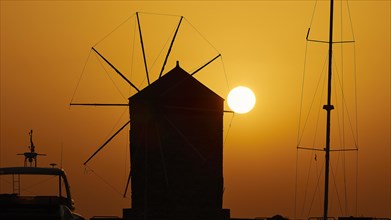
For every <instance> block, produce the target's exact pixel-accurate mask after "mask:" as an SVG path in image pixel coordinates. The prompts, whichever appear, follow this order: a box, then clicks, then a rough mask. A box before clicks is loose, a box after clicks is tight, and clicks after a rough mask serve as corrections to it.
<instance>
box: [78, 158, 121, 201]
mask: <svg viewBox="0 0 391 220" xmlns="http://www.w3.org/2000/svg"><path fill="white" fill-rule="evenodd" d="M84 166H85V168H84V173H89V172H92V173H93V174H94V175H95V176H96V177H98V178H99V179H100V180H101V181H102V182H103V183H105V184H106V185H107V186H108V187H110V189H112V190H113V191H114V192H116V193H117V194H118V195H120V196H121V197H122V198H123V194H122V193H121V192H120V191H119V190H118V189H117V188H116V187H115V186H113V185H112V184H110V183H109V181H107V180H105V179H104V178H103V177H102V176H100V175H98V173H97V172H95V171H94V170H93V169H92V168H91V167H89V166H87V165H84ZM126 198H128V197H126Z"/></svg>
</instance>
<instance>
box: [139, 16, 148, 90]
mask: <svg viewBox="0 0 391 220" xmlns="http://www.w3.org/2000/svg"><path fill="white" fill-rule="evenodd" d="M136 17H137V24H138V32H139V34H140V43H141V49H142V51H143V58H144V66H145V73H146V74H147V81H148V85H150V84H151V83H150V81H149V74H148V66H147V58H146V57H145V49H144V42H143V35H142V32H141V25H140V18H139V16H138V12H136Z"/></svg>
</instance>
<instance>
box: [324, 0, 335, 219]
mask: <svg viewBox="0 0 391 220" xmlns="http://www.w3.org/2000/svg"><path fill="white" fill-rule="evenodd" d="M333 14H334V0H330V31H329V60H328V61H329V62H328V83H327V105H324V106H323V109H324V110H326V111H327V119H326V147H325V154H326V155H325V157H326V158H325V163H326V164H325V167H326V169H325V185H324V208H323V216H324V220H327V217H328V216H327V214H328V213H327V212H328V203H329V201H328V200H329V168H330V120H331V110H333V109H334V106H333V105H332V104H331V77H332V54H333Z"/></svg>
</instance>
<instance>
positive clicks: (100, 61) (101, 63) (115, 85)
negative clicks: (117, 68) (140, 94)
mask: <svg viewBox="0 0 391 220" xmlns="http://www.w3.org/2000/svg"><path fill="white" fill-rule="evenodd" d="M95 56H96V58H97V59H98V61H99V64H100V65H101V67H102V69H103V70H104V71H105V73H106V75H107V77H108V78H109V79H110V81H111V82H112V83H113V85H114V87H115V88H116V89H117V91H118V93H119V94H120V95H121V96H122V98H123V99H124V100H126V98H125V96H124V94H122V92H121V90H120V89H119V88H118V86H117V84H116V83H115V82H114V80H113V78H112V77H111V76H110V74H109V73H108V72H107V69H106V68H105V66H104V65H103V62H102V60H101V59H100V58H99V57H98V55H97V54H95Z"/></svg>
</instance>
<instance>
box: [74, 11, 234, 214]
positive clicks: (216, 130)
mask: <svg viewBox="0 0 391 220" xmlns="http://www.w3.org/2000/svg"><path fill="white" fill-rule="evenodd" d="M136 21H137V27H138V33H139V39H140V46H141V52H142V55H143V64H144V70H145V78H146V82H147V86H146V87H144V88H142V89H141V88H139V87H138V86H137V85H136V84H135V83H133V82H132V81H131V80H129V79H128V78H127V77H126V76H125V75H124V74H123V73H121V71H120V70H119V69H117V68H116V67H115V66H114V65H113V64H112V63H111V62H110V61H109V60H108V59H107V58H106V57H105V56H104V55H103V54H102V53H100V52H99V51H98V50H97V49H96V48H94V47H93V48H92V50H93V51H94V52H95V53H96V54H97V55H98V56H99V57H100V58H101V59H102V60H103V61H104V62H105V63H106V64H107V65H109V66H110V67H111V68H112V69H113V70H114V71H115V72H116V73H117V74H118V75H119V76H120V77H121V78H122V79H123V80H124V81H125V82H126V83H128V85H129V86H130V87H131V88H132V89H134V90H135V91H136V94H134V95H133V96H131V97H130V98H129V102H128V103H127V104H103V103H100V104H99V103H94V104H91V103H71V105H93V106H128V107H129V115H130V120H129V121H127V122H126V123H125V124H124V125H123V126H122V127H121V128H120V129H119V130H118V131H116V132H115V133H114V134H113V135H112V136H111V137H110V138H108V140H107V141H106V142H105V143H104V144H103V145H102V146H101V147H99V148H98V150H97V151H95V153H93V154H92V156H91V157H89V158H88V159H87V160H86V161H85V162H84V164H87V163H88V162H89V161H90V160H91V159H92V158H93V157H94V156H95V155H96V154H97V153H98V152H99V151H100V150H102V149H103V148H104V147H105V146H106V145H107V144H108V143H109V142H110V141H111V140H112V139H113V138H115V137H116V136H117V135H118V134H119V133H120V132H121V131H122V130H123V129H125V128H126V127H127V126H128V125H129V124H130V127H131V129H130V154H131V172H130V174H129V177H128V184H129V182H130V180H132V184H131V187H132V208H131V209H124V218H128V219H151V218H154V219H159V218H169V219H229V215H230V214H229V210H228V209H223V208H222V196H223V188H224V186H223V172H222V171H223V170H222V168H223V163H222V160H223V157H222V153H223V133H222V132H223V114H224V112H225V111H224V99H223V98H221V97H220V96H219V95H217V94H216V93H214V92H213V91H212V90H210V89H209V88H208V87H206V86H205V85H203V84H202V83H201V82H199V81H198V80H197V79H195V78H194V75H195V74H197V73H199V72H202V70H203V69H204V68H205V67H207V66H208V65H209V64H210V63H212V62H213V61H215V60H216V59H218V58H219V57H220V56H221V55H220V54H217V55H216V56H214V57H213V58H212V59H210V60H209V61H207V62H205V63H203V64H202V65H201V66H199V67H198V68H197V69H195V70H194V71H192V72H191V73H188V72H187V71H186V70H184V69H183V68H182V67H181V66H180V61H177V62H176V66H175V67H174V68H173V69H171V70H170V71H167V72H165V69H166V64H167V62H168V60H169V57H170V54H171V52H172V48H173V46H174V44H175V40H176V37H177V34H178V31H179V29H180V27H181V24H182V21H183V17H182V16H181V17H180V18H179V22H178V25H177V26H176V28H175V31H174V33H173V37H172V39H171V41H170V44H169V47H168V49H167V53H166V56H165V58H164V61H163V64H162V67H161V70H160V71H159V74H158V78H157V79H156V80H155V81H153V80H152V79H151V77H150V73H149V68H148V62H147V58H146V57H147V56H146V51H145V44H144V41H143V32H142V26H141V22H140V16H139V13H136ZM188 53H191V51H188ZM152 81H153V82H152ZM128 184H127V186H126V189H127V188H128ZM125 194H126V190H125Z"/></svg>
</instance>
